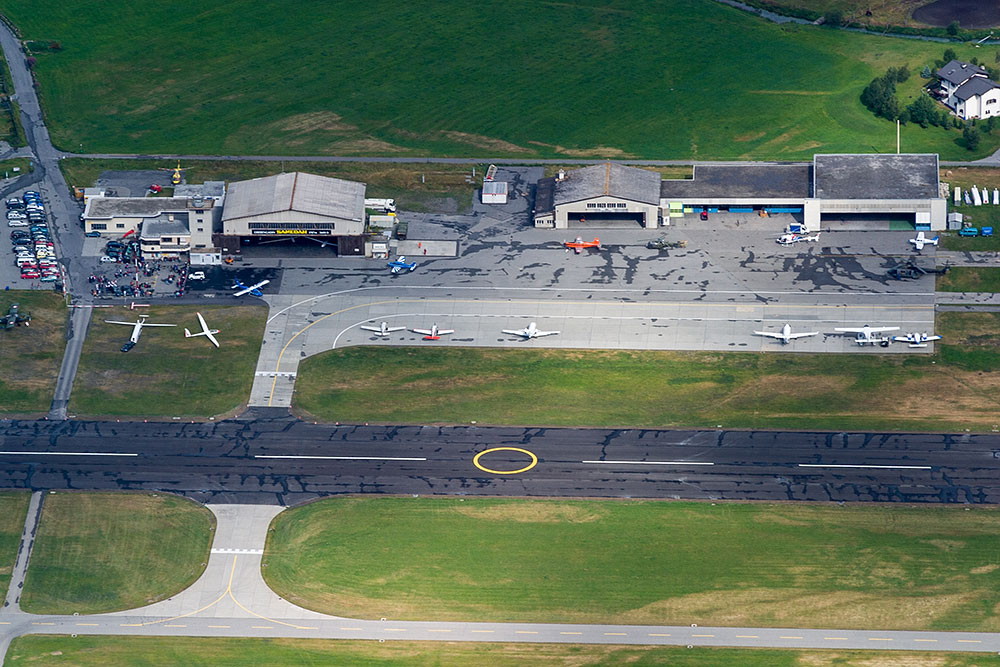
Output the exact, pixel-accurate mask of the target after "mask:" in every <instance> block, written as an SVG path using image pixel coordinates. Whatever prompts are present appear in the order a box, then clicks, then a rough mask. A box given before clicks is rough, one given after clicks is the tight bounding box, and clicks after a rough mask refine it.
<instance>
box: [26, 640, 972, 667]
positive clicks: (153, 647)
mask: <svg viewBox="0 0 1000 667" xmlns="http://www.w3.org/2000/svg"><path fill="white" fill-rule="evenodd" d="M889 655H891V659H889V661H888V662H886V660H887V658H889ZM932 656H933V657H932ZM7 660H8V664H11V665H14V664H22V663H28V664H32V665H42V666H45V665H67V664H72V665H77V666H78V667H105V665H121V666H122V667H130V666H132V665H135V666H136V667H139V666H143V667H145V666H146V665H151V664H170V665H187V666H191V667H195V666H197V665H206V666H211V667H229V666H231V667H244V665H364V666H366V667H392V666H394V665H400V666H403V665H405V666H407V667H408V666H410V665H415V666H418V667H419V666H427V667H431V666H434V667H449V666H454V667H466V666H467V665H491V666H493V667H520V666H521V665H525V664H531V665H541V666H543V667H549V666H551V667H566V666H567V665H573V666H574V667H602V666H610V665H635V666H636V667H644V666H647V665H672V666H675V667H716V666H717V665H741V666H742V667H799V666H802V667H806V666H808V667H826V666H830V667H832V666H833V665H840V666H842V667H909V666H911V665H912V666H915V665H933V666H934V667H972V666H973V665H982V664H983V655H981V654H980V655H977V654H961V653H940V652H934V653H933V654H928V653H918V652H908V651H893V652H892V653H891V654H886V653H885V652H876V651H784V650H766V649H746V650H739V649H725V648H718V649H717V648H697V649H687V648H682V647H669V648H660V647H651V646H627V647H626V646H589V645H577V644H560V645H554V644H486V643H482V644H481V643H460V642H397V641H393V642H386V643H384V644H376V643H374V642H355V641H332V640H329V641H324V640H319V639H229V638H208V637H183V638H168V637H109V636H80V637H75V638H71V637H67V636H65V635H54V636H53V635H49V636H46V635H26V636H22V637H18V638H17V639H15V640H14V641H13V642H12V643H11V646H10V649H9V650H8V651H7ZM928 661H930V662H928Z"/></svg>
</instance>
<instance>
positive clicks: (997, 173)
mask: <svg viewBox="0 0 1000 667" xmlns="http://www.w3.org/2000/svg"><path fill="white" fill-rule="evenodd" d="M941 180H942V181H943V182H945V183H948V184H949V185H950V186H951V188H952V189H951V192H952V195H951V197H949V199H948V211H949V212H952V211H956V212H958V213H961V214H962V215H963V216H964V220H965V222H966V223H968V224H969V225H971V226H972V227H993V229H994V230H995V231H994V236H992V237H963V236H959V235H958V232H948V233H944V234H941V247H942V248H943V249H945V250H960V251H973V252H975V251H988V252H995V251H998V250H1000V206H993V205H992V204H990V205H988V206H974V205H969V206H966V205H965V203H964V201H965V199H964V196H963V198H962V201H963V203H962V204H960V205H957V206H956V205H955V203H954V202H955V199H954V190H955V187H956V186H958V187H961V188H962V192H963V193H964V192H966V191H967V190H968V189H969V188H971V187H972V186H973V185H975V186H976V187H977V188H983V187H984V186H985V187H986V188H987V189H988V190H989V191H990V194H991V195H992V192H993V188H1000V169H997V168H995V167H993V168H991V167H949V168H947V169H942V170H941ZM991 201H992V199H991Z"/></svg>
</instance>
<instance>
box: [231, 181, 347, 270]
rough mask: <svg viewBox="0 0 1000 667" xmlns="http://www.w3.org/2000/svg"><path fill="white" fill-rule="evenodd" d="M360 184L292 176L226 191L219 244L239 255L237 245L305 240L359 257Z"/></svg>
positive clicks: (238, 184) (247, 183)
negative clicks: (287, 239)
mask: <svg viewBox="0 0 1000 667" xmlns="http://www.w3.org/2000/svg"><path fill="white" fill-rule="evenodd" d="M364 231H365V184H364V183H357V182H354V181H345V180H341V179H339V178H328V177H325V176H317V175H315V174H305V173H301V172H293V173H288V174H277V175H275V176H266V177H264V178H254V179H251V180H249V181H237V182H235V183H231V184H230V185H229V190H228V192H227V193H226V203H225V207H224V210H223V213H222V234H221V236H220V237H219V239H218V240H219V244H220V246H221V247H222V248H223V251H224V252H227V253H235V252H239V249H240V244H241V243H242V242H246V241H249V242H251V243H252V242H254V241H260V240H262V239H271V240H273V239H276V238H296V237H309V238H317V239H320V240H322V241H324V242H328V243H331V244H332V245H336V247H337V250H338V252H339V253H340V254H342V255H344V254H363V252H364V237H363V234H364Z"/></svg>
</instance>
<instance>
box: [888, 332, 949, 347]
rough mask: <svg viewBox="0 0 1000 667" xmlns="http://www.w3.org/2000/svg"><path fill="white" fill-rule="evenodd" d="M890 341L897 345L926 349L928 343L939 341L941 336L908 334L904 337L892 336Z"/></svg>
mask: <svg viewBox="0 0 1000 667" xmlns="http://www.w3.org/2000/svg"><path fill="white" fill-rule="evenodd" d="M892 339H893V340H894V341H896V342H898V343H909V344H910V347H927V343H928V342H930V341H932V340H941V336H935V335H928V334H925V333H908V334H906V335H905V336H893V337H892Z"/></svg>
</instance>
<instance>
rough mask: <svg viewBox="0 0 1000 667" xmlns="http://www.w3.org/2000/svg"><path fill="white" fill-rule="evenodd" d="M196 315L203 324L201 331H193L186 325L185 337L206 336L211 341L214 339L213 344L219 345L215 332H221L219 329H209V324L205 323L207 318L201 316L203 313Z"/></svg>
mask: <svg viewBox="0 0 1000 667" xmlns="http://www.w3.org/2000/svg"><path fill="white" fill-rule="evenodd" d="M195 315H197V316H198V323H199V324H200V325H201V331H200V332H199V333H191V332H190V331H188V330H187V328H186V327H185V329H184V337H185V338H194V337H195V336H205V337H206V338H208V339H209V340H210V341H212V345H214V346H215V347H219V341H217V340H216V339H215V334H217V333H219V330H218V329H209V328H208V324H206V323H205V318H204V317H202V316H201V313H195Z"/></svg>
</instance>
